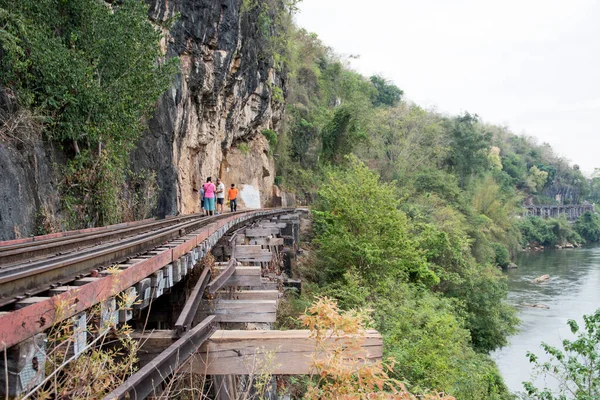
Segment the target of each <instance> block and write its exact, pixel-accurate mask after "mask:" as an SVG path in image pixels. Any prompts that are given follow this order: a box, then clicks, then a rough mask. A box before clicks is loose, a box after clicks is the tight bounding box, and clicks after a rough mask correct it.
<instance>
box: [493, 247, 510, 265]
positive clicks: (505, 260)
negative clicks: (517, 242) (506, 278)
mask: <svg viewBox="0 0 600 400" xmlns="http://www.w3.org/2000/svg"><path fill="white" fill-rule="evenodd" d="M492 247H493V248H494V253H495V254H496V257H495V262H496V265H497V266H499V267H502V268H506V267H508V264H509V263H510V254H509V253H508V250H507V249H506V247H504V245H503V244H501V243H492Z"/></svg>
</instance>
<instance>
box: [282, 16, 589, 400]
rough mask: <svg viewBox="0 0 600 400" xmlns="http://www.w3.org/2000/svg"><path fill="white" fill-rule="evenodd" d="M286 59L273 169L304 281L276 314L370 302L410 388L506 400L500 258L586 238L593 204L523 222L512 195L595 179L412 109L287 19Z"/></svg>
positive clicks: (470, 126) (457, 118)
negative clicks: (287, 204)
mask: <svg viewBox="0 0 600 400" xmlns="http://www.w3.org/2000/svg"><path fill="white" fill-rule="evenodd" d="M288 60H289V62H288V67H289V74H290V80H289V86H288V88H287V98H286V100H287V117H288V119H287V121H286V128H285V129H284V130H282V131H281V132H279V135H278V142H277V144H276V150H275V155H276V157H277V158H276V161H277V166H278V174H279V176H278V177H277V179H278V181H279V183H280V184H281V185H282V186H283V187H284V188H285V189H286V190H289V191H293V192H295V193H296V194H297V196H298V198H299V199H301V200H302V201H303V202H304V204H309V205H311V207H312V210H313V218H314V238H313V239H312V244H311V249H310V251H309V255H308V256H307V261H306V262H305V263H304V265H303V269H302V270H301V273H300V274H299V275H300V276H301V277H302V278H303V279H304V280H305V281H310V282H313V284H312V285H311V286H310V290H309V291H308V293H303V295H302V297H301V298H295V299H292V300H290V304H289V310H288V312H289V313H290V314H291V315H294V313H300V312H302V311H303V310H304V308H305V307H306V306H307V305H308V304H310V302H311V301H312V297H313V296H328V297H332V298H335V299H337V300H338V301H339V303H340V305H341V306H342V307H343V308H347V309H351V308H357V309H365V310H370V316H371V318H372V323H373V326H374V327H375V328H376V329H378V330H379V331H380V332H382V333H383V335H384V346H385V351H386V354H387V355H388V356H390V357H393V359H394V360H395V361H396V364H395V370H394V376H395V377H397V378H399V379H402V380H404V381H405V382H407V384H408V387H409V388H410V389H411V390H412V391H414V392H417V393H423V392H426V391H427V390H428V389H429V390H435V391H443V392H445V393H449V394H451V395H453V396H455V397H456V398H457V399H508V398H512V396H513V395H512V394H510V393H509V392H508V391H507V389H506V387H505V386H504V384H503V381H502V378H501V376H500V375H499V373H498V371H497V369H496V367H495V365H494V363H493V361H492V360H491V358H490V357H489V354H490V352H491V351H493V350H495V349H498V348H500V347H502V346H504V345H506V344H507V339H508V337H509V336H510V335H511V334H513V333H514V332H515V331H516V329H518V320H517V318H516V316H515V315H516V314H515V310H514V309H513V308H512V307H511V306H509V305H508V304H507V303H506V295H507V288H506V284H505V279H504V278H503V276H502V273H501V272H500V271H499V268H506V267H507V266H508V265H509V264H510V262H511V257H512V256H514V255H515V254H516V253H517V252H519V251H522V249H523V248H525V247H526V246H527V245H528V244H535V245H541V246H554V245H557V244H565V243H567V242H570V243H575V244H582V243H585V242H586V241H587V242H595V241H598V239H599V238H600V236H599V233H600V230H599V229H598V228H599V227H600V224H599V222H600V221H599V218H598V216H597V215H596V214H592V213H586V214H585V215H584V216H583V217H581V218H580V220H579V221H577V222H576V224H574V225H571V224H569V223H568V222H567V221H566V219H564V218H551V219H542V218H540V217H522V215H523V209H522V205H523V204H559V201H560V202H561V203H562V204H580V203H583V202H586V201H588V202H595V201H597V196H598V182H599V181H598V179H588V178H586V177H584V175H583V174H582V172H581V171H580V169H579V167H578V166H577V165H571V164H570V163H569V161H568V160H566V159H564V158H563V157H561V156H559V155H558V154H556V153H555V152H554V151H553V150H552V148H551V147H550V146H549V145H548V144H546V143H542V144H540V143H538V142H537V141H536V140H535V139H534V138H531V137H527V136H523V135H516V134H514V133H512V132H511V131H510V129H509V128H508V127H504V126H497V125H493V124H489V123H486V122H484V121H483V120H482V119H481V118H480V117H479V116H478V115H477V114H476V113H475V112H472V113H471V112H464V113H463V114H460V115H445V114H442V113H439V112H437V111H435V110H430V109H425V108H422V107H420V106H419V105H417V104H414V103H412V102H411V101H409V100H407V99H406V98H405V94H404V92H403V91H402V89H401V88H400V87H398V86H397V85H396V84H394V83H393V82H390V81H388V80H386V79H385V77H382V76H370V77H367V76H363V75H361V74H359V73H357V72H356V71H354V70H353V69H352V68H351V66H350V62H349V61H350V60H346V59H342V58H340V57H339V56H336V54H335V52H334V50H332V49H331V48H329V47H327V45H326V44H324V43H322V42H321V41H320V40H319V38H318V36H316V35H315V34H313V33H310V32H307V31H305V30H303V29H301V28H298V27H294V26H292V27H291V28H290V33H289V47H288ZM407 79H410V77H407ZM293 321H294V319H293V318H289V317H288V316H283V317H282V318H281V323H282V324H283V325H284V326H290V327H291V326H294V323H293Z"/></svg>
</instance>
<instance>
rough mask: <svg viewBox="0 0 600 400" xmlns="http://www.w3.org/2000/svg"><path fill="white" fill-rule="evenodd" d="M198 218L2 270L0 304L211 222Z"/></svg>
mask: <svg viewBox="0 0 600 400" xmlns="http://www.w3.org/2000/svg"><path fill="white" fill-rule="evenodd" d="M205 221H206V222H205ZM208 222H209V221H207V220H206V219H201V218H200V217H197V219H196V220H192V221H191V222H184V223H180V224H177V225H175V226H173V227H165V228H162V229H160V230H158V231H155V232H149V233H144V234H142V235H140V236H135V237H133V238H129V239H127V240H124V241H121V242H115V243H109V244H107V245H105V246H101V247H99V248H87V249H85V250H83V251H80V252H74V253H72V254H68V255H64V256H59V257H56V258H50V259H46V260H42V261H39V262H37V263H32V264H20V265H16V266H12V267H9V268H6V269H2V270H0V305H5V304H8V303H10V302H13V301H14V297H15V296H19V295H23V294H24V293H30V294H31V293H40V292H41V291H43V290H47V289H48V288H49V285H52V284H57V283H58V282H61V281H65V280H74V279H76V277H77V276H79V275H81V274H83V273H86V272H88V273H89V272H90V271H92V270H93V269H94V268H98V267H101V266H109V265H111V264H113V263H116V262H120V261H124V260H126V259H127V257H130V256H133V255H135V254H138V253H140V252H145V251H148V250H151V249H152V248H154V247H157V246H159V245H161V244H163V243H165V242H167V241H169V240H173V239H175V238H177V237H180V236H184V235H185V234H186V233H188V232H191V231H193V230H196V229H198V228H200V227H201V226H202V225H205V224H206V223H208Z"/></svg>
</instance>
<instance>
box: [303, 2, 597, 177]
mask: <svg viewBox="0 0 600 400" xmlns="http://www.w3.org/2000/svg"><path fill="white" fill-rule="evenodd" d="M300 9H301V12H300V13H299V15H298V16H297V18H296V19H297V22H298V24H299V25H300V26H302V27H304V28H306V29H307V30H308V31H311V32H315V33H317V34H318V35H319V37H320V38H321V39H322V40H323V42H324V43H325V44H326V45H328V46H331V47H332V48H333V49H334V51H335V52H336V53H338V54H341V55H350V54H356V55H359V56H360V58H359V59H358V60H356V61H353V62H352V66H353V67H354V68H355V69H356V70H358V71H359V72H361V73H363V74H365V75H367V76H369V75H372V74H374V73H378V74H381V75H383V76H384V77H386V78H387V79H390V80H391V81H393V82H394V83H395V84H396V85H397V86H399V87H400V88H401V89H403V90H404V92H405V96H406V97H407V98H408V99H410V100H412V101H414V102H416V103H417V104H419V105H422V106H426V107H435V108H437V110H438V111H441V112H444V113H450V114H457V113H459V112H461V111H468V112H470V113H477V114H479V116H480V117H481V118H482V119H483V120H484V121H486V122H490V123H494V124H500V125H507V126H509V127H510V129H511V130H512V131H513V132H515V133H519V134H520V133H526V134H528V135H532V136H535V137H537V138H539V140H540V142H548V143H550V144H551V145H552V147H553V148H554V149H555V151H557V152H558V153H559V154H561V155H564V156H566V157H567V158H568V159H570V160H572V162H573V163H576V164H579V165H580V166H581V168H582V169H583V170H585V171H592V170H593V169H594V167H600V159H599V158H598V157H597V153H598V150H600V135H598V131H599V130H600V129H599V128H600V1H592V0H569V1H567V0H502V1H500V0H494V1H491V0H411V1H408V0H370V1H365V0H360V1H358V0H303V1H302V2H301V3H300Z"/></svg>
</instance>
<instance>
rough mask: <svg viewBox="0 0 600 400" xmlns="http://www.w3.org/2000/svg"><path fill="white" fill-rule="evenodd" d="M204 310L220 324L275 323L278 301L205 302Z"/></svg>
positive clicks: (218, 300) (219, 300)
mask: <svg viewBox="0 0 600 400" xmlns="http://www.w3.org/2000/svg"><path fill="white" fill-rule="evenodd" d="M202 310H203V311H204V312H206V313H209V314H213V315H214V316H215V317H216V319H217V321H218V322H256V323H258V322H275V320H276V319H277V300H221V299H217V300H213V301H204V303H203V305H202Z"/></svg>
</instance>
